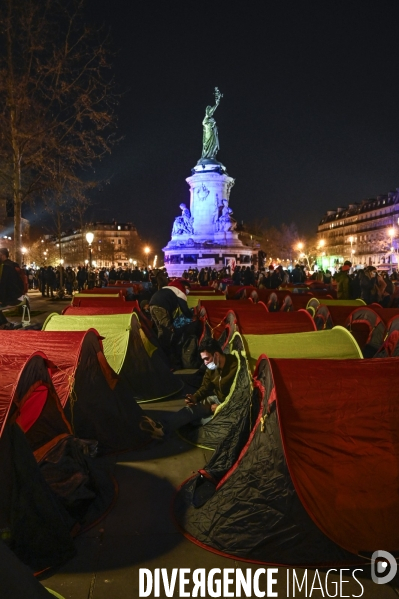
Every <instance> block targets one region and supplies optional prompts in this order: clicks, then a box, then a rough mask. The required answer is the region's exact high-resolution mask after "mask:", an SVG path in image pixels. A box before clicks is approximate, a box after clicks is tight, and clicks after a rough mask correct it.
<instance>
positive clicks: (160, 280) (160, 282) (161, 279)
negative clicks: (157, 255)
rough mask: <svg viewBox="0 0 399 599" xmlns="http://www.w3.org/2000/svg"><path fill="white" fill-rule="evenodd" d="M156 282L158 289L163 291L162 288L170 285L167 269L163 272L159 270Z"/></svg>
mask: <svg viewBox="0 0 399 599" xmlns="http://www.w3.org/2000/svg"><path fill="white" fill-rule="evenodd" d="M155 280H156V283H157V288H158V289H162V287H166V286H167V284H168V283H169V279H168V273H167V272H166V268H163V269H162V270H158V272H157V274H156V276H155Z"/></svg>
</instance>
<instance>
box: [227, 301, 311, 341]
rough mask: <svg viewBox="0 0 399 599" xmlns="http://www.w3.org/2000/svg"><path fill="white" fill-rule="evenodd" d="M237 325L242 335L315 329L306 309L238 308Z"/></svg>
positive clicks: (301, 331)
mask: <svg viewBox="0 0 399 599" xmlns="http://www.w3.org/2000/svg"><path fill="white" fill-rule="evenodd" d="M256 305H257V306H258V305H259V304H256ZM237 325H238V329H239V331H240V333H242V334H244V335H272V334H283V333H305V332H310V331H315V330H316V326H315V323H314V320H313V319H312V317H311V316H310V315H309V314H308V313H307V312H306V310H298V311H296V312H266V311H265V310H261V311H259V312H255V311H248V312H246V311H245V310H240V312H239V313H238V314H237Z"/></svg>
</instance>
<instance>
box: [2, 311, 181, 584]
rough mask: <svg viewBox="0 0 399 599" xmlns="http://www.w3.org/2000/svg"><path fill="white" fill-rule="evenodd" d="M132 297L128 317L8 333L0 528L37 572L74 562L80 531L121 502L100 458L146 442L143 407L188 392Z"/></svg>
mask: <svg viewBox="0 0 399 599" xmlns="http://www.w3.org/2000/svg"><path fill="white" fill-rule="evenodd" d="M124 303H125V304H128V302H124ZM129 303H130V307H129V308H128V309H127V310H126V311H125V313H122V314H118V313H116V314H115V311H113V313H106V314H100V315H97V316H96V315H92V314H87V313H86V314H84V315H82V316H79V317H77V316H76V315H63V316H60V315H58V314H53V315H50V317H49V318H48V319H47V321H46V322H45V324H44V326H43V331H34V330H22V331H0V347H1V352H0V363H1V371H2V377H1V383H0V460H1V466H0V478H1V484H0V487H1V489H2V493H1V495H0V530H1V532H2V539H3V541H5V542H6V544H7V545H8V546H9V548H11V549H12V551H13V552H14V553H15V554H16V556H17V557H18V558H19V559H20V560H21V561H22V562H23V563H25V564H27V565H28V566H29V567H31V568H32V569H33V570H34V571H36V572H38V571H42V570H44V569H47V568H49V567H52V566H55V565H58V564H60V563H62V562H64V561H65V560H67V559H69V558H70V557H71V556H72V555H73V554H74V551H75V550H74V545H73V537H74V536H76V535H77V534H80V533H81V532H83V531H84V530H87V528H89V527H90V526H92V525H94V524H95V523H96V522H98V520H99V519H101V518H102V517H103V516H104V515H105V514H106V513H107V512H108V511H109V510H110V509H111V508H112V506H113V504H114V501H115V499H116V495H117V484H116V481H115V480H114V479H113V478H112V476H111V475H110V474H109V472H107V470H106V469H104V467H103V465H102V463H101V460H100V462H99V461H98V460H93V457H94V456H97V455H104V454H107V453H108V454H109V453H114V452H121V451H126V450H131V449H139V448H142V447H143V446H144V445H146V444H148V443H149V442H150V441H151V440H152V438H153V429H152V428H151V426H150V427H149V426H148V421H149V419H148V417H147V416H146V415H145V414H144V412H143V411H142V409H141V407H140V405H139V403H140V402H146V401H154V400H157V399H161V398H165V397H168V396H171V395H175V394H176V393H177V392H178V391H179V390H180V389H181V388H182V385H183V383H182V381H181V380H180V379H179V378H178V377H176V376H174V375H173V374H172V373H171V372H170V369H169V366H168V364H167V359H166V357H165V356H164V354H163V352H162V350H161V349H160V348H159V347H158V344H157V339H156V337H154V336H153V335H152V333H151V329H150V328H149V329H148V331H149V333H148V336H147V335H146V332H145V331H146V323H145V317H144V316H143V315H142V314H141V313H140V311H139V309H138V306H137V305H134V303H132V302H129ZM81 310H82V309H81ZM83 310H84V311H86V312H87V310H88V309H83ZM107 310H109V308H107V309H105V311H106V312H107ZM134 310H135V311H134ZM89 312H90V309H89ZM147 324H148V323H147ZM151 335H152V336H151ZM2 548H3V547H2ZM5 551H7V548H5Z"/></svg>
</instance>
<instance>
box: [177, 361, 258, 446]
mask: <svg viewBox="0 0 399 599" xmlns="http://www.w3.org/2000/svg"><path fill="white" fill-rule="evenodd" d="M234 353H235V355H236V357H237V358H238V360H239V369H238V370H237V374H236V377H235V381H234V384H233V387H232V389H231V393H230V394H229V396H228V397H227V398H226V400H225V401H224V402H223V403H222V404H221V405H220V406H218V408H217V410H216V412H215V414H214V416H213V418H212V420H210V421H209V422H207V423H206V424H205V425H199V426H193V425H191V424H188V425H186V426H184V427H182V428H181V429H179V435H180V437H182V438H183V439H184V440H186V441H188V442H189V443H192V444H193V445H197V446H199V447H203V448H205V449H211V450H215V449H216V448H217V447H218V445H219V444H220V443H222V442H223V441H224V439H225V438H226V437H228V438H229V439H230V442H229V444H230V446H231V450H232V452H234V447H236V445H237V443H238V439H239V438H241V437H242V436H243V435H246V436H248V434H249V431H250V430H251V428H252V426H253V423H254V421H255V418H256V415H257V413H258V411H259V397H258V392H257V393H255V394H254V395H253V394H252V385H251V377H250V374H249V372H248V366H247V363H246V359H245V357H244V356H240V355H239V354H238V353H237V352H234Z"/></svg>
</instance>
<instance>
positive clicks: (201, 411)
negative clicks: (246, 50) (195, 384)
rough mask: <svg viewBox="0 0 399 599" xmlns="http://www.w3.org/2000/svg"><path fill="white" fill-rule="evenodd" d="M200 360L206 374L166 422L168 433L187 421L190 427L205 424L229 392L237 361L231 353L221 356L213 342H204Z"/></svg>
mask: <svg viewBox="0 0 399 599" xmlns="http://www.w3.org/2000/svg"><path fill="white" fill-rule="evenodd" d="M199 351H200V355H201V359H202V360H203V362H204V364H205V366H206V367H207V371H206V373H205V375H204V378H203V381H202V385H201V387H200V388H199V389H198V391H196V392H195V393H193V394H192V395H191V394H188V395H186V399H185V402H186V404H187V406H186V407H185V408H183V409H182V410H180V411H179V412H177V413H176V414H175V415H174V416H173V417H172V418H171V420H170V422H169V425H168V427H167V428H168V429H169V431H172V430H175V429H177V428H180V427H182V426H184V425H185V424H188V423H189V422H191V423H192V424H194V425H198V426H199V425H200V424H206V423H207V422H208V421H209V420H210V419H211V418H212V416H213V413H214V412H215V411H216V408H217V407H218V405H220V404H221V403H223V402H224V401H225V399H226V397H227V396H228V395H229V393H230V391H231V387H232V385H233V382H234V379H235V376H236V373H237V370H238V359H237V358H236V356H234V355H232V354H224V353H223V350H222V348H221V346H220V343H219V342H218V341H216V339H212V338H209V339H204V341H202V342H201V344H200V346H199Z"/></svg>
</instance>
